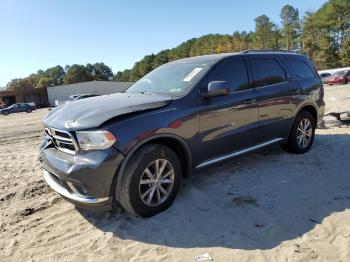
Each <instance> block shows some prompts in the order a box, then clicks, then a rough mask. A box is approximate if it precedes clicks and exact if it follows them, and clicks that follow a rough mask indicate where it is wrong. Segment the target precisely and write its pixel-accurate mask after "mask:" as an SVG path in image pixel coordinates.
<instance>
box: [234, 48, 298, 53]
mask: <svg viewBox="0 0 350 262" xmlns="http://www.w3.org/2000/svg"><path fill="white" fill-rule="evenodd" d="M254 52H256V53H259V52H281V53H293V54H300V53H301V52H300V51H298V50H285V49H249V50H244V51H242V52H241V54H247V53H254Z"/></svg>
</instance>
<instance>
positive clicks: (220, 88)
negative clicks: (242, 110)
mask: <svg viewBox="0 0 350 262" xmlns="http://www.w3.org/2000/svg"><path fill="white" fill-rule="evenodd" d="M229 94H230V89H228V88H227V82H226V81H212V82H210V83H209V84H208V89H207V92H205V93H203V94H202V96H203V97H205V98H210V97H216V96H227V95H229Z"/></svg>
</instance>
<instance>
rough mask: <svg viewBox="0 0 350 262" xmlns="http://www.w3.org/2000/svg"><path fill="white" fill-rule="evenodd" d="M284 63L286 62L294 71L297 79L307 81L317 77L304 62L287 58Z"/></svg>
mask: <svg viewBox="0 0 350 262" xmlns="http://www.w3.org/2000/svg"><path fill="white" fill-rule="evenodd" d="M284 61H285V62H286V64H287V66H288V68H289V69H290V70H292V71H293V73H294V75H295V76H296V78H298V79H306V78H311V77H315V74H314V72H313V71H312V70H311V68H310V67H309V66H308V65H307V64H306V63H305V62H304V61H300V60H297V59H292V58H285V59H284Z"/></svg>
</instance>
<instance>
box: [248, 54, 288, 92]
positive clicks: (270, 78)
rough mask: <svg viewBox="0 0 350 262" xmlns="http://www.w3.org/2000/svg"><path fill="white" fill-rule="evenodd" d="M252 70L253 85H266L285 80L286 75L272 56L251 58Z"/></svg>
mask: <svg viewBox="0 0 350 262" xmlns="http://www.w3.org/2000/svg"><path fill="white" fill-rule="evenodd" d="M251 63H252V71H253V86H254V87H259V86H268V85H274V84H278V83H282V82H285V81H286V75H285V73H284V71H283V69H282V67H281V66H280V65H279V63H278V62H277V61H276V60H275V59H273V58H255V59H252V60H251Z"/></svg>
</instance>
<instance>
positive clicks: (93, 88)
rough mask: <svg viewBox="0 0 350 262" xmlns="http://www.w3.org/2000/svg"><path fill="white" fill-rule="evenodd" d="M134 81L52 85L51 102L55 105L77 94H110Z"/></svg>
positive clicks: (49, 98) (121, 90) (49, 93)
mask: <svg viewBox="0 0 350 262" xmlns="http://www.w3.org/2000/svg"><path fill="white" fill-rule="evenodd" d="M133 83H134V82H114V81H90V82H84V83H77V84H70V85H61V86H50V87H48V88H47V96H48V100H49V104H50V105H51V106H55V105H58V104H61V103H63V102H64V101H67V100H69V97H70V96H72V95H77V94H91V95H108V94H114V93H120V92H123V91H125V90H126V89H128V88H129V87H130V86H131V85H132V84H133Z"/></svg>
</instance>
